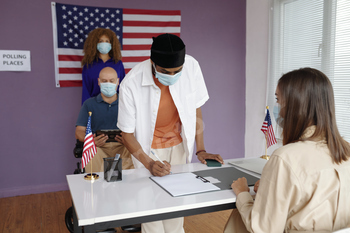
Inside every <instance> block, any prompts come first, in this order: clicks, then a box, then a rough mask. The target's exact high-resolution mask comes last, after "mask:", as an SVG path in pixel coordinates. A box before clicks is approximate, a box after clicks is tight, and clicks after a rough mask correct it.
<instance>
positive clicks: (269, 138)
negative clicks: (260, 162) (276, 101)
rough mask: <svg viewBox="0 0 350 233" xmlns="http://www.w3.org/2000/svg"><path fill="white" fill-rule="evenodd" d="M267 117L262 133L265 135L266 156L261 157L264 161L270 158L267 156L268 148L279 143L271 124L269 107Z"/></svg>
mask: <svg viewBox="0 0 350 233" xmlns="http://www.w3.org/2000/svg"><path fill="white" fill-rule="evenodd" d="M266 109H267V111H266V116H265V120H264V122H263V125H262V127H261V131H262V132H263V133H264V135H265V155H262V156H260V158H262V159H266V160H269V159H270V156H269V155H267V148H268V147H269V146H272V145H273V144H275V143H277V141H276V137H275V133H274V132H273V127H272V123H271V117H270V112H269V106H266Z"/></svg>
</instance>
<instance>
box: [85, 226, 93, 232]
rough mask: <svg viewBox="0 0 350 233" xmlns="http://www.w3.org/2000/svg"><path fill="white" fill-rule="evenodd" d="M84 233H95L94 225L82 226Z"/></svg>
mask: <svg viewBox="0 0 350 233" xmlns="http://www.w3.org/2000/svg"><path fill="white" fill-rule="evenodd" d="M84 233H96V229H95V227H94V225H88V226H84Z"/></svg>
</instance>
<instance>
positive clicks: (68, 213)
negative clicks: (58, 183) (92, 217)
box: [64, 206, 74, 233]
mask: <svg viewBox="0 0 350 233" xmlns="http://www.w3.org/2000/svg"><path fill="white" fill-rule="evenodd" d="M64 220H65V222H66V227H67V229H68V231H69V232H71V233H73V232H74V224H73V206H71V207H69V208H68V209H67V211H66V215H65V217H64Z"/></svg>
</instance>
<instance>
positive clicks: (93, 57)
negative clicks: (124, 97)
mask: <svg viewBox="0 0 350 233" xmlns="http://www.w3.org/2000/svg"><path fill="white" fill-rule="evenodd" d="M121 59H122V55H121V48H120V43H119V40H118V38H117V35H116V34H115V33H114V32H113V31H112V30H110V29H106V28H96V29H94V30H92V31H91V32H90V33H89V35H88V37H87V39H86V41H85V43H84V57H83V60H82V61H81V65H82V67H83V73H82V80H83V93H82V100H81V104H83V103H84V101H85V100H87V99H89V98H90V97H95V96H97V95H98V94H100V87H99V86H98V82H97V79H98V76H99V74H100V71H101V70H102V69H103V68H105V67H112V68H113V69H114V70H115V71H117V74H118V77H119V80H120V82H121V81H122V80H123V79H124V77H125V70H124V65H123V63H122V61H121Z"/></svg>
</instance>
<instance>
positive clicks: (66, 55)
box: [51, 2, 181, 87]
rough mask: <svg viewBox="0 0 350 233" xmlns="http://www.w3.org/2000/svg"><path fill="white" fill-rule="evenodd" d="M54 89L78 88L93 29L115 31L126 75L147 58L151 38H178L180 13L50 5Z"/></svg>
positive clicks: (175, 11)
mask: <svg viewBox="0 0 350 233" xmlns="http://www.w3.org/2000/svg"><path fill="white" fill-rule="evenodd" d="M51 10H52V25H53V39H54V57H55V80H56V87H68V86H81V85H82V81H81V72H82V68H81V63H80V61H81V60H82V58H83V47H84V42H85V39H86V38H87V36H88V34H89V32H90V31H92V30H93V29H95V28H98V27H99V28H108V29H111V30H112V31H114V32H115V33H116V35H117V37H118V38H119V41H120V44H121V47H122V62H123V63H124V67H125V72H126V73H127V72H129V70H130V69H131V68H133V67H134V66H135V65H136V64H137V63H139V62H141V61H144V60H146V59H148V58H149V57H150V48H151V45H152V37H156V36H158V35H160V34H163V33H171V34H175V35H177V36H180V25H181V12H180V11H179V10H173V11H169V10H136V9H122V8H105V7H90V6H77V5H69V4H60V3H55V2H52V6H51Z"/></svg>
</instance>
